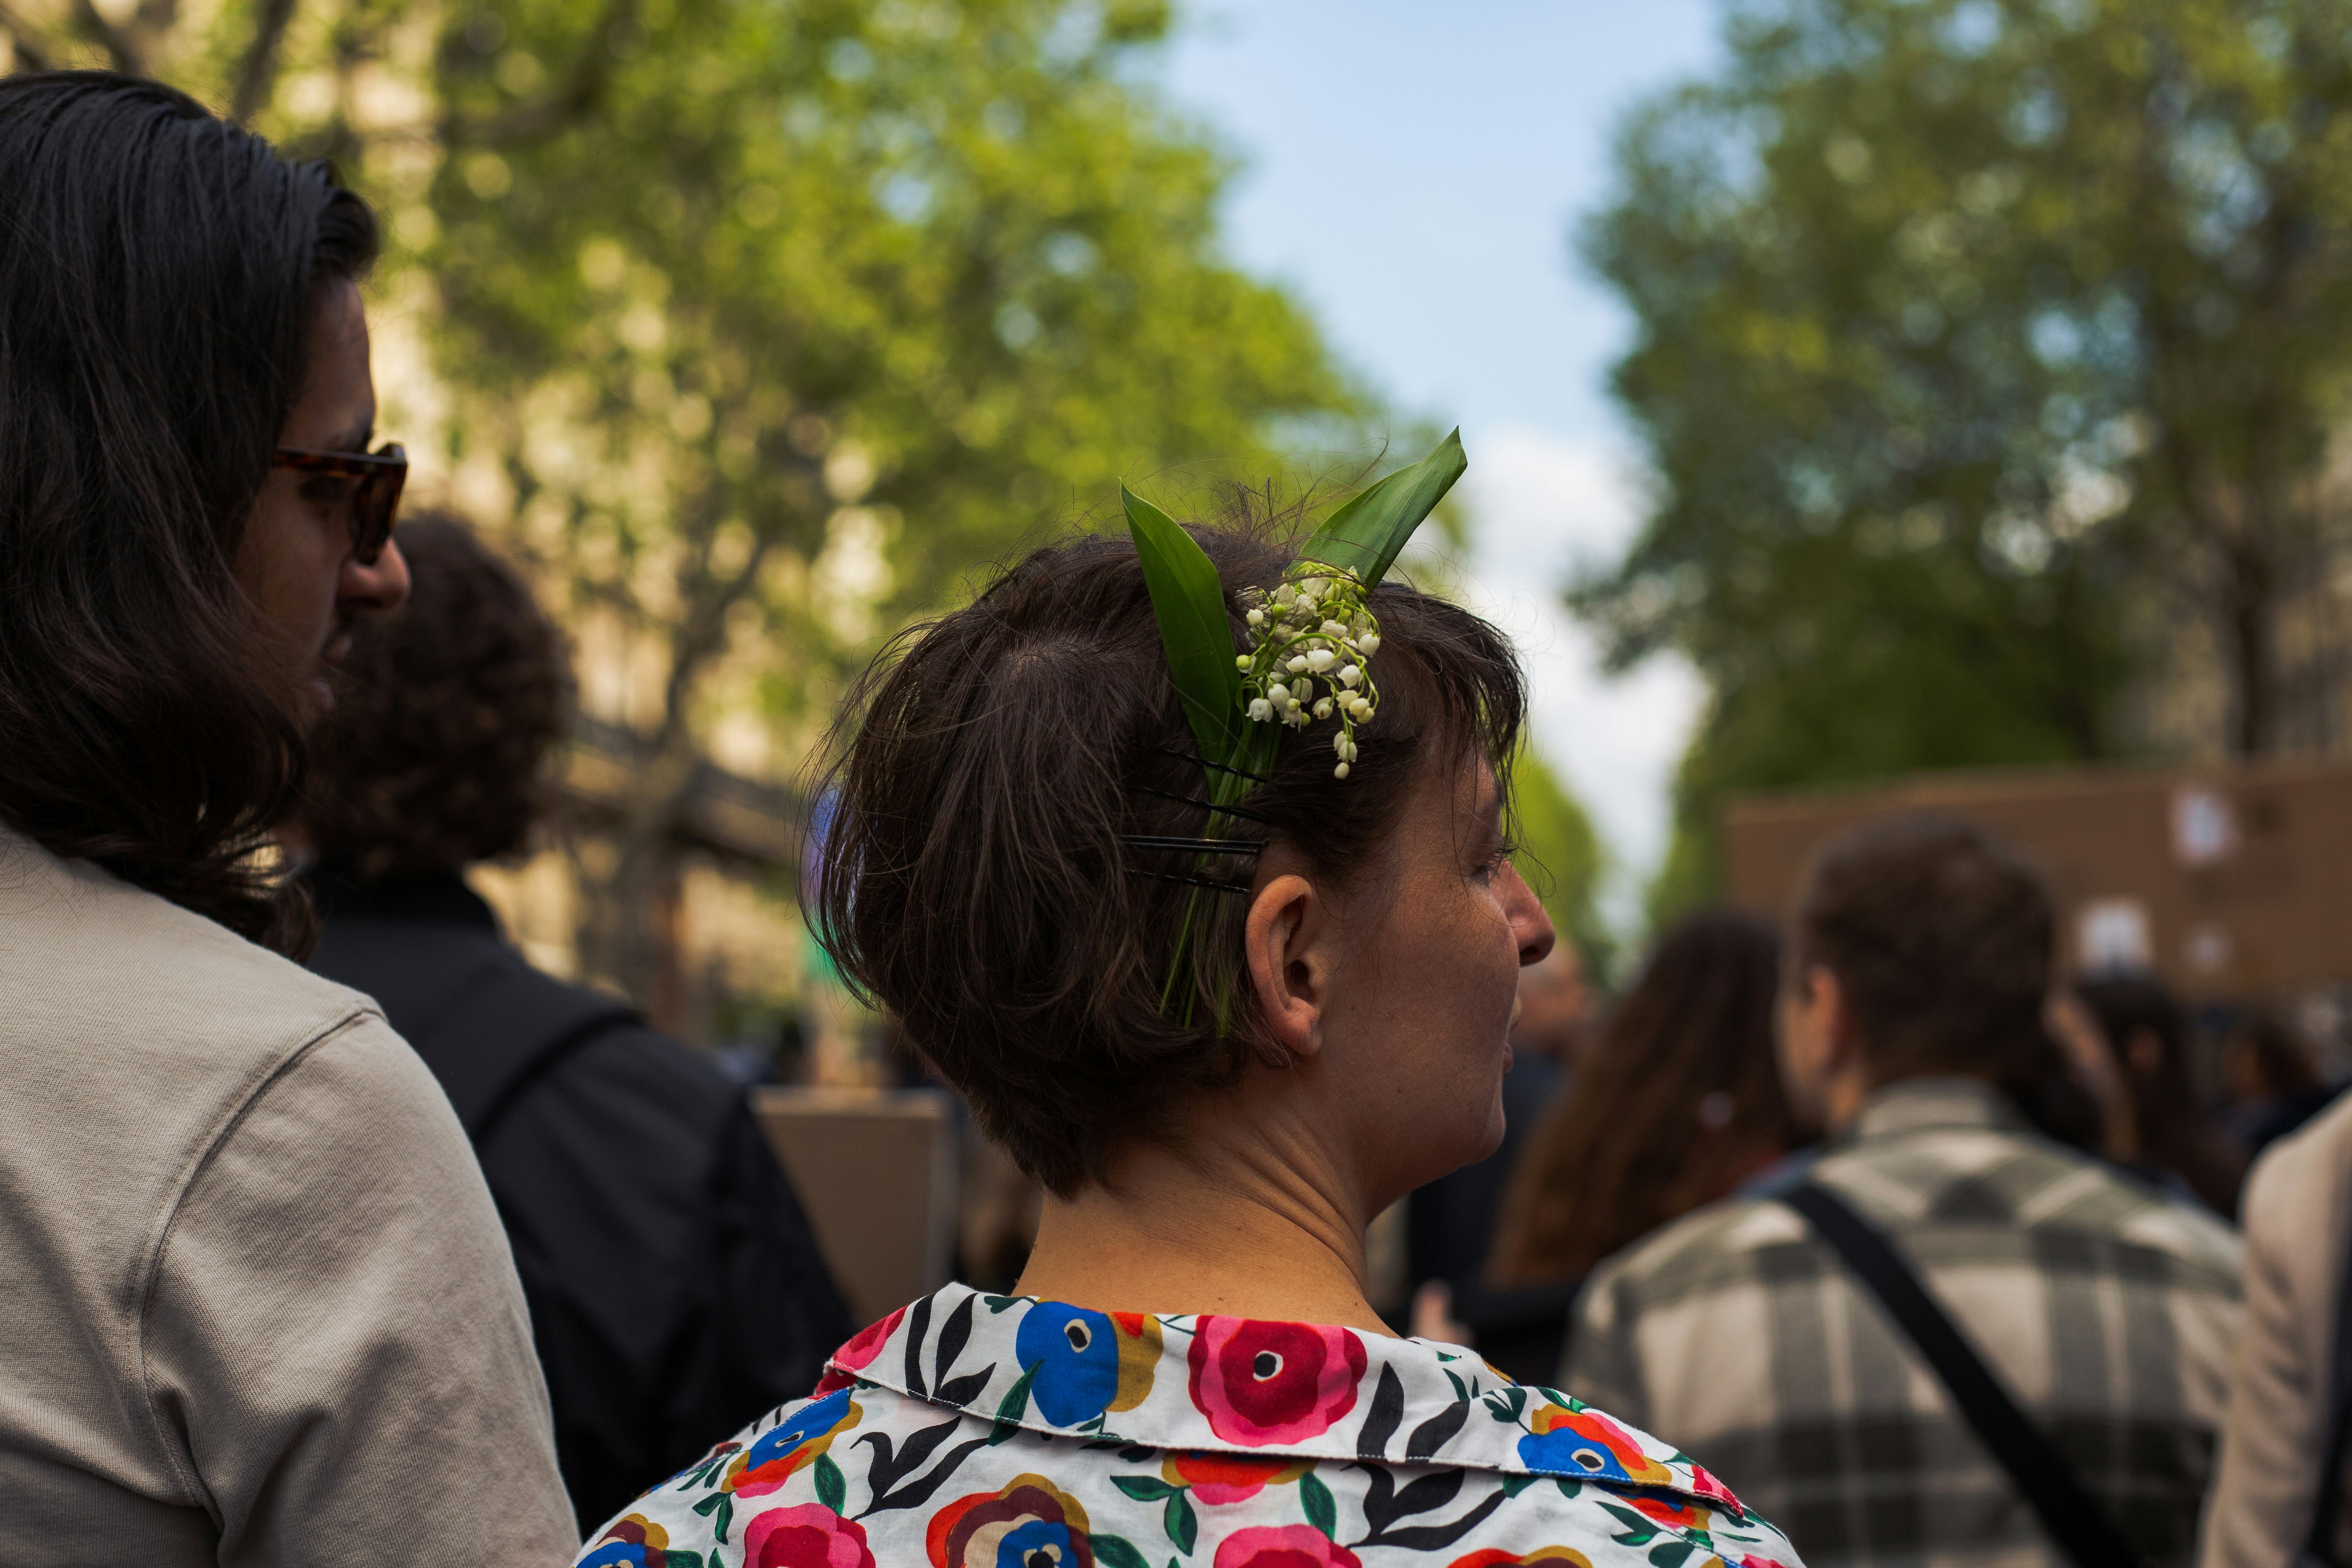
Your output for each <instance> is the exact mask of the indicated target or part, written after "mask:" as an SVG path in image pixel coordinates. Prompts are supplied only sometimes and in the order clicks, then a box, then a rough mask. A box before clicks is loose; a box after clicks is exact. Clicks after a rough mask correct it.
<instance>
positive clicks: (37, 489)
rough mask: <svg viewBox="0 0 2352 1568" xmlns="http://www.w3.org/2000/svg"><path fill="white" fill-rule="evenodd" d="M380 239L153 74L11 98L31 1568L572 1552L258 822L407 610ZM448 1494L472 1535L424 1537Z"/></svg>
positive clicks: (26, 81) (17, 821) (11, 1332)
mask: <svg viewBox="0 0 2352 1568" xmlns="http://www.w3.org/2000/svg"><path fill="white" fill-rule="evenodd" d="M375 251H376V229H375V223H374V219H373V217H372V216H371V215H370V213H369V210H368V208H367V206H366V205H365V204H364V203H363V202H362V201H361V200H360V199H359V197H357V196H356V195H352V193H351V192H350V191H348V190H346V189H343V188H342V187H341V185H340V184H338V183H337V182H336V180H335V178H334V176H333V174H332V173H331V171H330V170H328V169H327V168H326V167H325V166H324V165H322V164H318V163H292V162H289V161H288V160H286V159H283V158H281V157H279V156H278V154H277V153H275V152H274V151H273V150H272V149H271V148H270V147H269V146H268V143H266V142H262V141H261V140H260V139H259V138H258V137H256V136H254V135H252V134H251V133H249V132H246V131H244V130H242V129H240V128H238V127H236V126H235V125H231V124H227V123H226V122H224V121H221V120H219V119H217V118H215V116H213V115H212V114H210V113H208V112H206V111H205V109H204V108H203V107H202V106H201V105H199V104H197V103H196V102H194V100H191V99H189V98H187V97H186V96H184V94H181V93H178V92H175V91H173V90H172V89H169V88H165V87H162V86H159V85H156V84H154V83H152V82H145V81H138V80H133V79H127V78H123V77H120V76H114V75H110V74H105V73H98V72H59V73H49V74H40V75H31V76H20V77H14V78H10V79H5V80H0V561H5V563H7V570H6V571H5V573H0V735H5V737H6V743H5V745H0V933H5V939H0V1121H5V1129H6V1133H5V1136H4V1137H0V1192H5V1193H6V1194H7V1202H6V1203H5V1205H0V1323H5V1325H6V1327H5V1332H0V1499H5V1500H6V1507H5V1510H0V1516H5V1517H4V1518H0V1531H5V1534H6V1537H7V1540H8V1542H10V1545H9V1547H8V1548H7V1549H5V1551H0V1556H5V1557H6V1558H7V1559H8V1560H10V1561H12V1562H16V1561H34V1560H38V1561H43V1562H77V1563H130V1562H137V1563H152V1564H162V1565H173V1564H189V1565H194V1564H196V1563H239V1564H244V1563H294V1562H315V1561H335V1562H341V1563H395V1562H397V1563H410V1562H424V1561H437V1560H441V1559H445V1558H446V1559H452V1560H455V1559H465V1560H469V1561H470V1560H473V1559H476V1558H481V1559H486V1560H494V1561H499V1562H528V1561H545V1560H547V1559H548V1558H550V1557H551V1556H553V1555H555V1554H557V1553H559V1552H561V1551H562V1550H563V1549H564V1548H565V1547H566V1546H567V1545H568V1543H569V1542H572V1540H573V1539H575V1537H574V1536H573V1534H572V1530H571V1528H570V1524H571V1521H570V1518H569V1513H568V1510H566V1509H565V1508H564V1502H563V1491H562V1485H561V1483H560V1482H559V1480H558V1479H557V1476H556V1471H555V1464H554V1455H553V1448H552V1444H551V1437H550V1434H549V1429H548V1415H547V1396H546V1392H545V1389H544V1387H543V1386H542V1384H541V1381H540V1376H539V1371H538V1366H537V1363H535V1362H534V1360H533V1359H532V1356H531V1348H530V1326H529V1323H528V1321H526V1318H525V1314H524V1308H523V1301H522V1296H521V1291H520V1287H519V1285H518V1284H517V1282H516V1279H515V1272H514V1266H513V1264H512V1262H511V1261H510V1259H509V1256H508V1253H507V1248H506V1243H505V1239H504V1237H503V1236H502V1235H501V1234H500V1231H499V1220H498V1215H497V1214H496V1212H495V1211H494V1210H493V1208H492V1207H491V1205H490V1200H489V1194H488V1191H487V1190H486V1189H485V1187H484V1185H483V1183H482V1178H481V1174H480V1173H479V1171H478V1169H476V1167H475V1165H474V1163H473V1159H472V1156H471V1154H470V1152H469V1151H468V1150H467V1145H466V1141H465V1136H464V1134H463V1133H462V1132H461V1131H459V1129H458V1126H457V1120H456V1118H455V1117H454V1116H453V1115H452V1114H451V1113H450V1110H449V1104H448V1101H447V1100H446V1099H445V1098H444V1097H443V1096H442V1094H441V1092H440V1089H438V1088H437V1086H436V1084H435V1083H434V1081H433V1079H432V1076H431V1075H430V1074H429V1073H427V1072H426V1071H425V1068H424V1065H423V1064H422V1063H420V1062H419V1061H418V1060H417V1059H416V1057H415V1053H413V1052H412V1051H410V1050H409V1049H408V1047H406V1046H405V1045H404V1044H403V1043H402V1041H401V1039H400V1037H398V1036H397V1035H395V1034H394V1033H393V1032H392V1030H391V1029H390V1027H389V1026H386V1024H385V1023H384V1021H383V1016H382V1014H381V1013H380V1012H378V1011H377V1010H376V1008H375V1007H374V1006H373V1004H371V1003H370V1002H369V1001H368V1000H367V999H366V998H365V997H363V996H361V995H359V994H356V993H353V992H351V991H347V990H344V989H343V988H341V987H340V986H337V985H332V984H328V983H327V982H325V981H322V980H320V979H318V978H317V977H315V976H312V975H310V974H309V973H305V972H304V971H303V970H302V969H301V968H300V966H299V964H297V963H294V962H293V961H292V960H293V957H294V956H298V955H299V953H300V952H303V951H304V950H305V948H306V947H307V945H308V942H309V934H310V919H309V915H308V906H307V903H306V901H305V900H304V899H303V898H302V896H301V894H300V892H299V889H295V888H292V887H290V886H289V885H288V884H287V883H285V882H284V881H283V880H282V879H280V877H279V876H278V874H277V871H276V869H275V867H274V864H273V861H272V858H271V857H270V856H269V854H268V835H269V834H270V831H271V829H272V828H273V827H274V826H276V825H277V824H278V822H279V820H280V819H281V818H283V817H284V816H286V814H287V813H288V811H289V808H290V807H291V806H292V805H293V804H294V802H295V801H296V800H297V798H298V797H299V792H300V789H301V785H302V778H303V767H304V761H305V755H306V751H307V739H306V737H307V734H308V731H309V730H310V726H311V725H312V724H313V723H314V722H315V721H317V719H318V718H319V717H320V714H321V712H323V711H324V710H326V708H327V707H328V706H330V705H331V702H332V700H333V691H334V681H335V675H334V670H333V661H334V658H335V657H336V655H337V654H338V653H339V651H340V649H341V646H342V644H343V642H344V640H345V636H346V633H347V630H348V628H349V627H350V626H351V625H352V624H353V622H354V620H355V619H356V618H357V617H359V616H365V615H368V614H372V613H374V612H378V611H383V610H387V609H390V608H393V607H394V606H396V605H398V604H399V603H400V601H401V599H402V597H403V595H404V594H405V593H406V591H407V586H408V579H407V573H406V569H405V566H404V563H403V562H402V560H401V556H400V552H399V547H398V546H397V545H396V544H394V542H392V541H391V539H390V531H391V527H392V522H393V516H394V507H395V505H396V504H397V501H398V499H399V491H400V483H401V479H402V478H403V477H404V473H405V470H406V464H405V461H404V458H403V457H402V456H401V454H400V453H399V451H398V449H397V448H385V449H382V450H371V449H370V446H371V441H372V437H373V424H374V417H375V394H374V388H373V382H372V380H371V377H370V373H369V364H368V339H367V321H366V315H365V311H364V310H363V309H362V304H361V300H360V294H359V287H358V285H359V282H360V279H362V277H363V276H364V275H365V273H366V271H367V269H368V267H369V264H370V263H371V261H372V260H373V258H374V255H375ZM441 1489H447V1490H457V1489H466V1490H467V1491H471V1492H476V1493H478V1494H479V1495H483V1496H488V1497H495V1498H497V1499H498V1500H499V1503H498V1507H497V1508H495V1509H493V1510H486V1511H485V1512H484V1513H483V1514H482V1515H481V1516H479V1517H478V1518H469V1519H467V1520H464V1521H457V1520H456V1519H454V1518H453V1517H451V1516H449V1515H448V1514H446V1512H445V1513H436V1512H435V1511H433V1510H427V1509H421V1508H419V1507H418V1506H417V1505H416V1499H417V1498H418V1497H420V1496H423V1495H425V1494H428V1493H430V1492H433V1491H436V1490H441Z"/></svg>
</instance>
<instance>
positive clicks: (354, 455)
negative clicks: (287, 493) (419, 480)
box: [269, 442, 408, 566]
mask: <svg viewBox="0 0 2352 1568" xmlns="http://www.w3.org/2000/svg"><path fill="white" fill-rule="evenodd" d="M269 466H270V467H271V468H294V469H297V470H299V472H302V473H306V474H337V475H340V476H341V477H342V478H344V479H350V480H352V518H351V523H352V560H354V561H356V562H358V563H360V564H361V565H362V566H373V565H374V564H375V563H376V559H377V557H379V556H381V555H382V554H383V545H384V541H386V540H388V539H390V538H391V537H392V520H393V519H394V517H395V516H396V515H398V513H399V511H400V489H401V487H402V486H403V485H405V484H406V483H407V482H408V454H407V452H405V451H404V450H403V449H402V448H401V447H400V446H399V445H398V444H397V443H396V442H386V443H385V444H384V445H383V446H381V447H377V448H376V449H375V450H374V451H373V452H311V451H306V450H304V449H303V448H302V447H278V450H277V452H276V453H275V454H274V455H273V456H272V457H271V458H270V459H269Z"/></svg>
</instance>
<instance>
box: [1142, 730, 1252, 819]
mask: <svg viewBox="0 0 2352 1568" xmlns="http://www.w3.org/2000/svg"><path fill="white" fill-rule="evenodd" d="M1152 749H1153V750H1154V751H1156V752H1159V753H1160V755H1161V756H1163V757H1173V758H1175V759H1176V760H1177V761H1178V762H1180V763H1200V764H1201V765H1202V767H1204V768H1214V769H1216V770H1217V772H1219V773H1231V774H1233V775H1234V777H1235V778H1237V779H1247V780H1249V781H1250V782H1251V783H1252V784H1272V783H1273V782H1274V781H1273V780H1272V779H1270V778H1268V777H1266V776H1265V774H1264V773H1249V772H1247V771H1245V770H1244V769H1241V768H1229V767H1227V766H1225V764H1224V763H1213V762H1211V761H1209V759H1208V758H1206V757H1196V756H1194V755H1193V754H1192V752H1171V751H1170V750H1169V749H1168V748H1167V747H1165V746H1155V747H1153V748H1152ZM1217 809H1218V810H1220V811H1223V809H1224V807H1223V806H1219V807H1218V808H1217Z"/></svg>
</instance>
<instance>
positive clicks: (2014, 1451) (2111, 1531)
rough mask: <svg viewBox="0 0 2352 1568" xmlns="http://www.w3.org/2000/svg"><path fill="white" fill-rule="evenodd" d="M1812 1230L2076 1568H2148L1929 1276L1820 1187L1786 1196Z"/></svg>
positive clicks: (1804, 1187) (1783, 1199)
mask: <svg viewBox="0 0 2352 1568" xmlns="http://www.w3.org/2000/svg"><path fill="white" fill-rule="evenodd" d="M1780 1201H1781V1202H1782V1203H1784V1204H1787V1205H1789V1206H1790V1208H1792V1209H1795V1210H1796V1211H1797V1212H1798V1213H1799V1214H1801V1215H1804V1216H1805V1218H1806V1219H1807V1220H1809V1221H1810V1222H1811V1225H1812V1227H1813V1229H1814V1230H1815V1231H1817V1232H1818V1233H1820V1236H1821V1237H1822V1240H1823V1241H1826V1242H1828V1243H1829V1244H1830V1246H1831V1247H1832V1248H1834V1249H1835V1250H1836V1252H1837V1255H1838V1256H1839V1257H1840V1258H1843V1259H1844V1260H1845V1265H1846V1267H1847V1268H1851V1269H1852V1270H1853V1272H1854V1273H1855V1274H1856V1275H1857V1276H1859V1277H1860V1279H1861V1280H1862V1282H1863V1283H1864V1284H1865V1285H1867V1286H1869V1287H1870V1290H1871V1293H1872V1294H1873V1295H1874V1296H1876V1297H1877V1298H1878V1300H1879V1304H1880V1305H1881V1306H1883V1307H1885V1309H1886V1311H1887V1314H1888V1316H1890V1317H1892V1318H1893V1319H1894V1320H1895V1325H1896V1326H1897V1327H1898V1328H1900V1329H1901V1330H1902V1331H1903V1332H1904V1334H1905V1335H1906V1337H1908V1338H1909V1340H1910V1341H1911V1342H1912V1344H1914V1345H1915V1346H1916V1347H1917V1348H1918V1351H1919V1353H1920V1354H1921V1355H1922V1356H1924V1357H1926V1358H1927V1364H1928V1365H1929V1366H1931V1367H1933V1368H1934V1369H1935V1373H1936V1375H1937V1377H1938V1378H1939V1379H1941V1380H1942V1382H1943V1384H1944V1390H1945V1392H1946V1393H1948V1394H1950V1395H1951V1396H1952V1403H1953V1404H1954V1405H1958V1406H1959V1411H1960V1415H1961V1416H1962V1417H1963V1418H1964V1419H1966V1420H1967V1422H1968V1424H1969V1430H1971V1431H1973V1432H1974V1433H1975V1434H1976V1435H1977V1439H1978V1441H1979V1442H1981V1443H1982V1444H1983V1445H1984V1446H1985V1449H1986V1451H1987V1452H1988V1453H1990V1454H1991V1456H1992V1457H1993V1458H1994V1459H1995V1460H1996V1461H1997V1462H1998V1463H1999V1464H2000V1468H2002V1469H2004V1470H2007V1471H2008V1472H2009V1477H2010V1479H2011V1480H2013V1481H2015V1482H2016V1483H2017V1489H2018V1490H2019V1491H2021V1492H2022V1493H2024V1494H2025V1500H2026V1501H2027V1502H2029V1503H2031V1504H2032V1507H2033V1511H2034V1513H2035V1515H2036V1516H2037V1517H2039V1518H2040V1519H2041V1521H2042V1529H2043V1530H2044V1531H2048V1533H2049V1535H2050V1539H2051V1540H2052V1541H2053V1542H2056V1543H2057V1546H2058V1549H2059V1550H2060V1551H2061V1552H2064V1553H2065V1554H2066V1557H2067V1559H2068V1560H2069V1561H2070V1562H2072V1563H2074V1565H2075V1568H2138V1565H2139V1564H2140V1563H2141V1561H2142V1560H2141V1557H2140V1555H2139V1553H2137V1552H2134V1551H2133V1550H2132V1549H2131V1547H2130V1546H2129V1545H2128V1544H2127V1543H2126V1542H2125V1540H2124V1538H2123V1536H2122V1535H2121V1534H2120V1533H2119V1532H2118V1531H2116V1527H2115V1524H2114V1523H2113V1521H2111V1520H2110V1519H2109V1518H2108V1516H2107V1512H2106V1510H2105V1509H2103V1508H2101V1507H2100V1506H2099V1505H2098V1504H2097V1503H2096V1502H2095V1501H2094V1500H2092V1498H2091V1496H2090V1494H2089V1493H2087V1492H2085V1491H2084V1489H2083V1484H2082V1482H2081V1481H2080V1480H2079V1479H2076V1477H2075V1474H2074V1466H2073V1465H2071V1464H2069V1463H2068V1462H2067V1460H2066V1457H2065V1456H2064V1455H2063V1454H2062V1453H2060V1452H2059V1451H2058V1449H2057V1448H2056V1447H2055V1446H2053V1444H2052V1443H2051V1441H2050V1439H2049V1438H2047V1437H2045V1436H2042V1432H2041V1430H2040V1429H2039V1428H2037V1427H2036V1426H2034V1425H2033V1423H2032V1421H2030V1420H2028V1419H2027V1418H2026V1415H2025V1412H2023V1411H2022V1410H2020V1409H2019V1408H2018V1407H2017V1402H2016V1401H2015V1400H2014V1399H2011V1397H2010V1396H2009V1392H2008V1390H2006V1389H2004V1388H2003V1387H2001V1385H2000V1378H1999V1377H1998V1376H1996V1375H1995V1374H1994V1373H1993V1371H1992V1369H1991V1368H1990V1367H1989V1366H1987V1365H1986V1364H1985V1363H1984V1358H1982V1357H1981V1356H1979V1355H1978V1354H1977V1352H1975V1351H1974V1350H1973V1349H1971V1348H1970V1347H1969V1342H1968V1341H1967V1340H1966V1339H1964V1338H1963V1337H1961V1334H1960V1331H1959V1328H1958V1325H1956V1324H1955V1323H1954V1322H1953V1321H1952V1320H1951V1319H1950V1318H1949V1317H1948V1316H1947V1315H1946V1313H1945V1311H1944V1310H1943V1308H1941V1307H1939V1306H1937V1304H1936V1300H1935V1298H1934V1297H1932V1296H1930V1295H1928V1294H1927V1287H1926V1286H1925V1285H1923V1284H1922V1283H1921V1282H1920V1280H1919V1277H1918V1276H1917V1275H1916V1274H1914V1273H1913V1272H1912V1271H1911V1269H1910V1268H1908V1267H1907V1266H1906V1264H1905V1263H1904V1261H1903V1259H1902V1258H1901V1257H1900V1256H1899V1255H1898V1254H1897V1253H1896V1252H1895V1248H1894V1247H1893V1246H1891V1245H1890V1244H1889V1243H1888V1241H1887V1239H1886V1238H1885V1237H1884V1236H1881V1235H1880V1234H1879V1233H1878V1231H1877V1230H1876V1229H1875V1228H1874V1227H1873V1226H1871V1224H1870V1222H1869V1221H1867V1220H1865V1219H1864V1218H1863V1217H1862V1216H1861V1215H1858V1214H1856V1213H1854V1212H1853V1209H1851V1208H1849V1207H1847V1206H1846V1204H1845V1202H1844V1200H1843V1199H1842V1198H1839V1197H1838V1196H1837V1195H1836V1194H1832V1192H1831V1191H1830V1190H1829V1189H1828V1188H1827V1187H1824V1186H1822V1185H1821V1184H1819V1183H1817V1182H1807V1183H1805V1184H1802V1185H1800V1186H1797V1187H1794V1188H1791V1189H1790V1191H1788V1192H1786V1193H1783V1194H1780Z"/></svg>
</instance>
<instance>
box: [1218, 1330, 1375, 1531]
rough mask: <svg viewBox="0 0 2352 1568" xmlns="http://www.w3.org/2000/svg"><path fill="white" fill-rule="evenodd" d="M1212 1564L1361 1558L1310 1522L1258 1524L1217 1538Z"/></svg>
mask: <svg viewBox="0 0 2352 1568" xmlns="http://www.w3.org/2000/svg"><path fill="white" fill-rule="evenodd" d="M1203 1321H1205V1320H1203ZM1227 1321H1234V1320H1230V1319H1229V1320H1227ZM1261 1326H1263V1327H1266V1328H1275V1327H1280V1326H1282V1325H1278V1324H1272V1323H1268V1324H1264V1325H1261ZM1359 1353H1360V1352H1359ZM1213 1568H1363V1560H1362V1559H1361V1558H1360V1557H1358V1556H1357V1555H1356V1554H1355V1553H1354V1552H1350V1551H1349V1550H1348V1549H1347V1548H1346V1547H1344V1546H1342V1545H1340V1544H1339V1542H1336V1541H1334V1540H1332V1539H1331V1538H1330V1537H1329V1536H1328V1535H1326V1534H1324V1533H1323V1532H1322V1531H1319V1530H1318V1529H1316V1528H1315V1527H1314V1526H1313V1525H1311V1524H1284V1525H1260V1526H1258V1527H1257V1528H1255V1529H1254V1530H1236V1531H1234V1532H1233V1533H1232V1534H1231V1535H1228V1536H1226V1537H1225V1538H1224V1540H1223V1541H1222V1542H1218V1544H1217V1561H1216V1563H1214V1564H1213Z"/></svg>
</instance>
